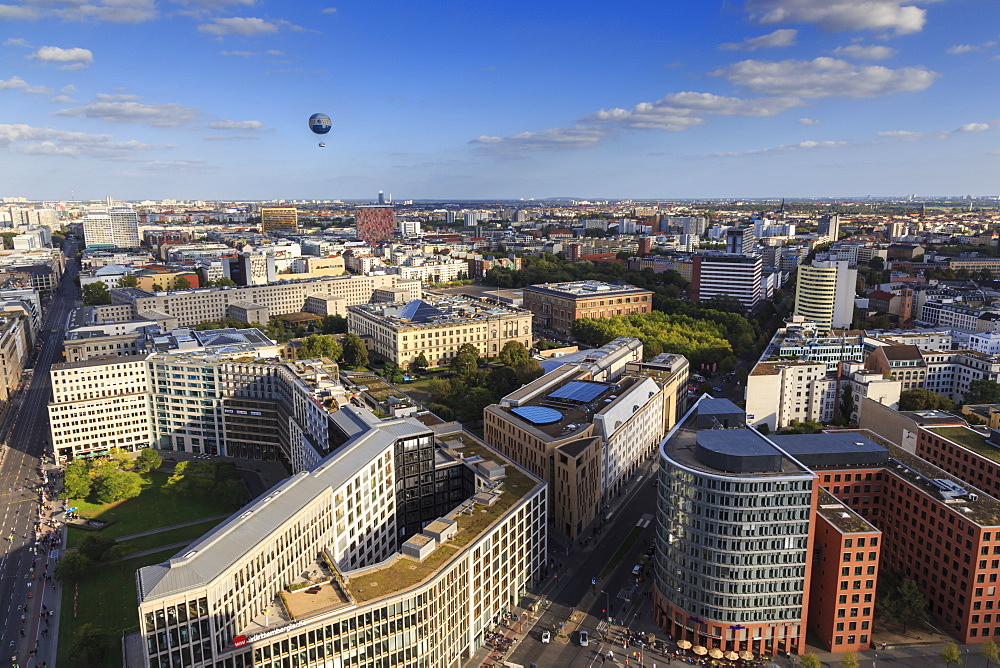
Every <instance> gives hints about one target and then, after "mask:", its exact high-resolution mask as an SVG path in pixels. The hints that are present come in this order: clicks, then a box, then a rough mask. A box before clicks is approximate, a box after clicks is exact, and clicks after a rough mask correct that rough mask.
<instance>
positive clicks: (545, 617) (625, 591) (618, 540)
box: [498, 459, 656, 668]
mask: <svg viewBox="0 0 1000 668" xmlns="http://www.w3.org/2000/svg"><path fill="white" fill-rule="evenodd" d="M653 462H654V459H650V460H648V461H647V462H646V463H645V465H644V466H643V467H642V468H641V469H640V470H639V471H637V473H636V480H635V482H633V483H632V485H631V486H630V487H629V488H628V490H627V492H626V494H625V495H624V496H623V497H622V501H621V505H619V506H618V507H617V509H616V510H614V514H613V515H612V517H611V519H610V520H607V521H606V522H605V525H604V528H603V530H602V531H601V534H600V535H599V536H597V537H596V538H590V539H589V541H588V542H586V543H585V544H583V545H580V544H577V545H576V546H571V547H569V548H568V554H567V553H566V551H565V550H563V553H562V554H553V552H554V550H551V549H550V554H551V555H552V556H551V559H553V560H555V561H556V562H558V563H561V564H562V567H561V569H562V570H561V573H562V571H565V570H566V569H567V567H568V566H569V564H572V569H571V572H569V573H563V574H561V575H560V576H559V578H563V577H564V578H566V579H565V580H564V581H562V582H560V581H559V578H556V579H555V581H554V582H553V583H552V586H551V588H552V589H553V590H554V591H555V592H556V593H554V594H552V595H550V596H546V600H548V601H549V603H548V604H547V605H545V606H543V608H542V609H541V610H540V611H539V613H538V614H536V617H535V619H533V620H528V619H527V618H525V623H526V624H527V628H526V630H527V631H528V633H527V635H524V634H523V633H518V634H517V637H518V641H517V643H516V644H515V646H514V648H513V649H512V650H511V652H510V653H509V654H508V656H507V657H506V661H508V662H510V663H514V664H520V665H523V666H530V665H531V664H532V663H534V664H537V665H538V666H580V667H581V668H582V667H588V666H598V665H601V664H602V661H601V659H600V658H599V656H598V654H601V655H604V656H606V655H607V653H608V650H609V646H608V643H607V642H606V641H605V635H607V634H608V624H607V617H614V619H615V622H616V624H615V627H618V626H620V625H623V622H624V623H626V624H627V625H628V626H630V628H631V629H632V630H633V631H639V630H642V631H655V630H656V629H655V627H654V624H653V618H652V607H653V606H652V599H651V598H649V597H647V596H646V595H645V594H646V592H648V591H650V588H651V587H652V576H651V575H650V574H649V573H648V572H647V573H646V574H644V575H643V576H642V577H641V578H640V579H638V580H637V579H636V578H635V577H634V576H633V575H632V568H633V567H634V566H636V565H637V564H639V563H640V560H641V558H642V555H643V553H644V552H645V551H646V550H647V549H649V547H650V546H651V545H652V541H653V532H654V524H653V523H650V524H649V525H648V526H646V527H645V528H644V529H642V532H641V536H640V537H639V538H638V539H637V540H636V541H635V543H634V544H633V545H632V546H631V548H629V549H628V550H627V551H626V553H625V554H624V555H623V556H622V558H621V561H620V562H618V564H617V567H616V568H615V570H614V572H612V573H611V574H610V575H608V576H607V577H606V578H604V579H600V576H601V574H602V573H603V572H604V569H605V567H606V566H607V565H608V564H609V563H610V562H611V560H612V559H613V558H614V556H615V554H616V553H617V551H618V549H619V548H620V547H621V546H622V545H623V544H624V543H625V542H626V541H627V539H628V537H629V535H630V534H631V533H632V531H633V529H635V528H636V525H637V523H638V522H639V521H640V519H641V518H642V517H643V516H644V515H645V516H652V515H655V512H656V511H655V508H656V490H655V489H654V488H653V485H652V480H653V478H654V474H653V473H652V471H653V470H655V469H654V466H653ZM639 476H641V479H640V478H639ZM644 541H645V542H644ZM594 578H597V579H598V584H597V585H592V584H591V580H592V579H594ZM581 602H586V607H585V608H581V607H580V606H581ZM574 610H578V611H577V613H576V614H577V619H578V620H579V623H578V624H577V623H576V622H571V623H570V624H568V625H567V627H562V626H561V625H562V624H564V623H566V622H567V620H568V619H569V618H570V616H571V614H572V613H573V612H574ZM515 626H517V624H515ZM518 628H520V627H518ZM560 628H571V629H572V633H571V634H570V642H568V643H566V642H558V641H557V640H553V642H552V643H550V644H543V643H542V642H541V639H540V638H541V633H542V631H543V630H546V629H548V630H552V631H553V636H555V632H554V630H556V629H560ZM515 630H518V629H515ZM581 630H583V631H586V632H587V633H588V634H589V636H590V643H589V645H588V646H587V647H581V646H580V645H579V631H581ZM614 635H617V634H614ZM610 649H612V651H613V652H614V654H615V656H616V657H617V658H618V659H619V660H623V655H622V653H621V649H622V648H621V646H620V645H618V646H616V647H614V648H610ZM622 662H623V661H622ZM498 665H499V664H498ZM607 665H612V664H611V663H608V664H607ZM647 665H649V664H647Z"/></svg>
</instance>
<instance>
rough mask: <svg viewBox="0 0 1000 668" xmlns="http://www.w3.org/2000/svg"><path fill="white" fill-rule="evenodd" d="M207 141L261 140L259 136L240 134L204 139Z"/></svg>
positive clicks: (209, 136)
mask: <svg viewBox="0 0 1000 668" xmlns="http://www.w3.org/2000/svg"><path fill="white" fill-rule="evenodd" d="M202 139H204V140H205V141H228V140H230V139H260V137H259V136H258V135H248V134H244V133H241V134H238V135H208V136H205V137H202Z"/></svg>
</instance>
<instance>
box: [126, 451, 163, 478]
mask: <svg viewBox="0 0 1000 668" xmlns="http://www.w3.org/2000/svg"><path fill="white" fill-rule="evenodd" d="M162 463H163V457H160V455H159V454H157V452H156V450H153V449H152V448H143V449H142V450H140V451H139V456H138V457H137V458H136V460H135V462H134V463H133V465H132V470H133V471H135V472H136V473H149V472H150V471H152V470H153V469H158V468H160V465H161V464H162Z"/></svg>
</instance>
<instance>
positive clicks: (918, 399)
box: [899, 389, 955, 411]
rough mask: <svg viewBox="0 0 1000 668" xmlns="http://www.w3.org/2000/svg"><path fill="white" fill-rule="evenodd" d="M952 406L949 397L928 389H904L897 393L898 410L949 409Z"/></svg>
mask: <svg viewBox="0 0 1000 668" xmlns="http://www.w3.org/2000/svg"><path fill="white" fill-rule="evenodd" d="M954 407H955V405H954V404H953V403H952V401H951V399H949V398H948V397H946V396H944V395H943V394H938V393H937V392H931V391H930V390H923V389H916V390H904V391H903V392H900V393H899V410H901V411H926V410H942V411H950V410H951V409H953V408H954Z"/></svg>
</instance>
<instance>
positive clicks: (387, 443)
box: [125, 407, 547, 668]
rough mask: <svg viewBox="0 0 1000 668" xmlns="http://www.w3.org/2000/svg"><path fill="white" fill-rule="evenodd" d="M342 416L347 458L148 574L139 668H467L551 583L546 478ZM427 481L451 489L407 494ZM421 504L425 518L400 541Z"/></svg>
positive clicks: (359, 415) (486, 455)
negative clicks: (533, 594)
mask: <svg viewBox="0 0 1000 668" xmlns="http://www.w3.org/2000/svg"><path fill="white" fill-rule="evenodd" d="M331 419H332V420H334V421H335V422H336V424H337V429H338V430H339V433H340V436H341V440H340V442H341V443H342V445H340V447H339V448H338V449H337V450H336V451H335V452H333V453H332V454H330V455H329V456H327V457H326V458H325V459H323V460H322V461H321V462H319V464H318V465H316V466H315V467H313V468H311V469H310V470H309V471H307V472H304V473H302V474H299V475H296V476H293V477H292V478H289V479H288V480H286V481H284V482H283V483H281V484H280V485H278V486H276V487H274V488H272V489H270V490H268V492H267V496H266V497H264V498H259V499H257V500H255V501H254V502H252V503H251V504H249V505H248V506H246V507H245V508H243V509H242V510H240V511H239V512H238V513H237V514H234V515H233V516H232V517H231V518H230V519H229V520H227V521H225V522H223V523H222V524H221V525H219V526H218V527H216V528H215V529H213V530H212V531H211V532H210V533H208V534H207V535H206V536H204V537H203V538H201V539H199V540H198V541H196V542H195V543H193V544H192V545H190V546H188V547H187V548H185V549H184V550H182V551H181V553H179V554H178V555H177V556H175V557H174V558H172V559H170V560H169V561H166V562H163V563H161V564H157V565H155V566H149V567H146V568H143V569H141V570H140V571H138V573H137V575H136V583H137V586H138V590H139V592H138V593H139V631H138V632H137V633H135V634H133V635H131V636H129V637H128V638H126V640H125V646H126V665H127V666H129V668H131V667H132V666H156V667H157V668H165V667H166V666H171V665H184V666H192V667H194V668H209V667H214V666H220V665H226V666H241V667H243V668H246V667H248V666H286V665H287V666H291V665H298V666H317V667H319V666H322V667H323V668H339V667H341V666H376V665H377V666H386V667H390V666H392V667H395V666H400V667H402V666H441V667H444V668H459V667H460V666H462V665H464V663H465V662H466V661H467V660H468V659H469V658H471V656H472V654H473V653H474V652H475V651H476V650H477V649H479V648H480V647H481V646H482V645H484V644H485V643H486V642H487V640H488V638H487V634H488V633H489V631H490V630H491V629H492V628H493V626H494V625H495V624H496V623H499V622H500V621H501V620H502V619H503V618H504V616H505V615H506V614H507V613H508V611H509V610H510V609H511V608H513V607H514V606H516V605H517V604H518V602H519V600H520V598H521V596H522V595H523V594H524V593H525V592H526V590H527V589H528V588H529V587H531V586H533V585H535V584H537V583H538V582H539V581H540V579H541V576H542V573H543V571H544V567H545V564H546V529H547V517H546V491H547V488H546V485H545V484H544V483H543V482H542V481H541V480H539V479H538V478H536V477H534V476H532V475H530V474H529V473H527V472H526V471H524V470H522V469H521V468H519V467H518V466H516V464H514V463H513V462H511V461H508V460H507V459H505V458H504V457H503V456H501V455H500V454H499V453H497V452H495V451H493V450H491V449H490V448H488V447H487V446H485V445H484V444H483V443H482V442H480V441H478V440H476V439H474V438H473V437H472V436H471V435H469V434H467V433H466V432H463V431H461V430H460V429H459V428H457V427H456V426H455V425H450V426H449V425H442V426H441V427H440V428H435V429H434V430H432V429H431V428H428V427H426V426H424V425H423V424H421V423H420V422H419V421H417V420H415V419H412V418H404V419H397V420H391V421H386V422H382V421H379V420H378V419H377V418H375V417H374V416H373V415H372V414H371V413H369V412H367V411H364V410H361V409H354V408H352V407H347V408H345V409H343V410H340V411H336V412H335V413H333V414H332V416H331ZM403 453H405V459H404V455H403ZM416 462H419V463H420V464H426V468H420V472H419V473H417V474H415V475H411V474H409V473H408V472H407V471H408V470H409V469H411V468H412V469H416V468H417V465H416ZM425 472H426V473H425ZM427 474H429V475H430V476H431V478H433V479H434V480H437V481H439V482H440V483H441V485H443V486H444V487H446V488H447V489H448V490H449V491H448V492H447V493H441V492H438V491H436V490H437V489H438V487H437V486H436V485H434V484H431V485H429V486H428V488H427V489H425V490H421V489H420V488H419V487H411V486H410V485H409V484H406V485H405V486H406V491H405V493H404V491H403V484H402V483H403V481H406V480H408V479H409V478H411V477H416V478H420V477H424V476H425V475H427ZM397 489H398V490H399V491H397ZM418 490H419V491H418ZM414 492H416V493H414ZM404 494H405V495H404ZM425 495H429V496H427V497H426V498H425ZM427 502H430V503H427ZM412 504H415V505H416V507H418V508H421V509H422V515H421V516H420V517H419V518H418V519H419V520H420V521H418V522H417V525H416V527H417V528H416V529H415V530H413V531H402V530H401V529H402V528H403V527H404V526H405V524H404V522H403V520H402V515H403V513H405V512H406V509H407V507H408V506H410V505H412ZM195 628H197V629H198V631H197V632H193V631H191V632H189V629H195ZM175 657H176V658H175Z"/></svg>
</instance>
